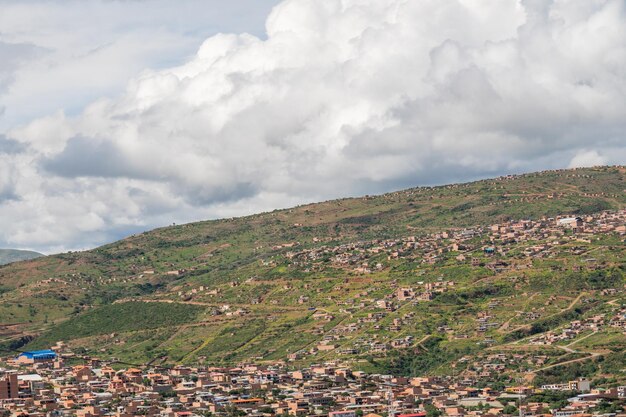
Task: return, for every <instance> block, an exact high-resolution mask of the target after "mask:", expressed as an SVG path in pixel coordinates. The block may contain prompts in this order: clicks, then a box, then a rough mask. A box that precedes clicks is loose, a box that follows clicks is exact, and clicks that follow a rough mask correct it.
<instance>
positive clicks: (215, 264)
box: [0, 167, 626, 379]
mask: <svg viewBox="0 0 626 417" xmlns="http://www.w3.org/2000/svg"><path fill="white" fill-rule="evenodd" d="M625 188H626V169H625V168H624V167H600V168H590V169H577V170H561V171H549V172H541V173H535V174H527V175H520V176H509V177H503V178H498V179H493V180H484V181H477V182H473V183H468V184H459V185H450V186H442V187H425V188H414V189H409V190H405V191H400V192H394V193H389V194H385V195H381V196H367V197H363V198H352V199H342V200H336V201H328V202H323V203H318V204H311V205H306V206H300V207H296V208H293V209H287V210H276V211H274V212H271V213H264V214H258V215H253V216H247V217H243V218H237V219H224V220H216V221H208V222H199V223H193V224H187V225H181V226H174V227H167V228H162V229H157V230H154V231H151V232H147V233H143V234H140V235H135V236H131V237H129V238H127V239H124V240H122V241H119V242H115V243H112V244H110V245H106V246H103V247H100V248H97V249H94V250H91V251H87V252H80V253H67V254H59V255H54V256H48V257H45V258H40V259H36V260H33V261H30V262H22V263H18V264H11V265H8V266H5V267H3V268H0V287H2V288H3V294H2V295H1V299H0V301H1V302H0V317H3V321H4V323H5V324H11V326H5V327H4V330H3V328H2V327H0V343H2V341H4V343H5V345H8V344H12V345H13V346H17V345H20V344H22V343H24V342H26V341H28V340H30V339H31V337H35V336H36V337H35V338H34V340H33V341H32V342H30V343H29V344H28V345H27V347H29V348H30V347H33V348H34V347H43V346H49V345H50V344H51V343H53V342H55V341H57V340H65V341H66V342H69V344H70V346H71V347H72V348H73V349H74V350H76V351H85V352H88V353H90V354H95V355H100V356H105V357H113V356H115V357H118V358H122V359H126V360H132V361H137V362H147V361H150V360H154V359H155V358H162V360H163V361H166V362H170V363H179V362H182V363H192V362H198V361H206V362H210V363H233V362H236V361H240V360H256V361H277V360H286V359H289V360H292V361H294V363H296V364H297V363H300V362H315V361H323V360H328V359H335V358H340V359H342V360H345V361H348V362H352V363H355V364H358V366H359V367H362V368H363V369H370V370H374V369H376V370H388V371H393V372H399V373H414V374H415V373H441V372H448V371H449V370H450V366H451V365H452V364H455V366H458V368H457V369H460V370H463V372H468V373H471V372H475V371H474V370H473V369H474V368H475V367H476V366H478V365H476V364H480V363H481V362H480V361H482V360H485V361H489V360H491V361H493V358H490V355H503V356H501V357H502V358H505V357H508V356H507V355H510V356H511V357H516V358H517V359H516V360H514V361H512V362H511V363H510V364H509V365H510V366H509V365H507V366H509V367H510V368H511V372H521V373H525V372H529V371H531V370H535V371H538V372H540V373H541V375H540V377H542V378H546V379H549V377H550V375H549V372H550V369H552V368H546V369H545V370H543V369H542V368H545V367H547V366H551V365H553V364H558V363H566V362H567V363H569V362H568V361H569V360H571V359H572V358H574V359H575V360H579V359H580V360H586V358H589V360H590V361H591V360H593V359H594V358H597V357H602V358H604V359H605V360H604V361H603V362H602V365H598V366H597V369H596V370H595V371H594V372H598V373H599V372H603V371H607V369H604V368H602V367H603V366H607V365H606V364H607V363H608V364H610V363H613V362H611V361H614V362H615V363H619V360H620V357H619V355H620V354H622V355H623V353H620V352H623V350H624V347H626V339H625V337H624V335H623V331H621V330H620V328H618V327H614V326H612V324H611V323H612V322H611V319H612V318H613V317H614V316H616V315H619V314H620V312H619V311H620V308H621V307H620V306H621V303H623V302H624V292H623V290H624V283H625V281H624V269H625V265H624V259H626V256H625V255H626V252H625V251H624V238H623V235H622V236H620V234H619V232H618V230H617V229H616V227H617V228H619V225H620V222H621V221H622V220H621V218H622V216H623V215H624V213H623V212H622V211H620V210H623V209H624V207H626V193H625V192H624V190H625ZM565 215H568V216H575V215H578V216H582V217H583V218H584V223H585V226H584V227H581V228H579V229H580V230H577V231H573V230H572V229H571V228H570V227H569V226H563V225H559V224H558V221H557V220H555V219H552V218H551V217H554V216H565ZM527 219H531V220H532V221H531V222H519V220H527ZM494 224H499V227H497V228H491V226H492V225H494ZM607 225H608V226H607ZM611 227H612V228H611ZM598 315H600V316H602V315H603V316H602V317H603V320H604V322H603V323H604V324H602V326H601V328H600V327H598V328H595V329H594V328H592V327H589V326H587V325H586V324H585V325H584V326H587V327H582V328H581V329H574V330H571V329H570V328H571V326H572V324H571V323H572V322H574V321H578V322H582V323H587V321H588V320H590V318H591V317H595V316H598ZM112 318H114V319H115V320H114V321H113V322H116V323H126V324H128V325H121V324H120V325H119V326H118V327H116V329H117V330H116V331H115V334H114V335H112V334H111V333H112V328H111V327H110V326H108V325H105V323H111V320H112ZM598 320H600V319H598ZM130 324H132V325H130ZM566 329H570V330H567V331H566ZM3 331H4V333H3ZM561 332H565V333H566V334H568V335H575V337H574V338H568V339H564V340H561V339H558V337H556V336H554V334H561ZM553 333H554V334H553ZM25 336H26V337H25ZM579 336H580V338H581V340H580V341H577V339H576V337H579ZM568 337H569V336H568ZM583 337H584V339H582V338H583ZM537 338H539V339H537ZM541 338H543V339H541ZM20 340H21V342H20ZM545 341H549V344H545V343H544V344H541V343H542V342H545ZM574 342H576V344H575V345H572V347H568V345H569V344H570V343H574ZM546 343H547V342H546ZM515 355H516V356H515ZM520 355H521V356H520ZM615 355H618V357H616V356H615ZM520 357H521V358H523V360H522V359H520ZM483 358H484V359H483ZM542 358H543V359H542ZM503 360H504V359H503ZM524 361H526V362H524ZM551 361H553V362H554V363H551ZM567 363H566V364H565V365H567ZM575 365H578V363H575ZM611 372H612V371H611ZM544 374H545V375H544Z"/></svg>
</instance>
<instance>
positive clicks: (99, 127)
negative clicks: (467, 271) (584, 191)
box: [0, 0, 626, 247]
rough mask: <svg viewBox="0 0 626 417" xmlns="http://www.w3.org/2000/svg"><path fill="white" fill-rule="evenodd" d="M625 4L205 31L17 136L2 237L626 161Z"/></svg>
mask: <svg viewBox="0 0 626 417" xmlns="http://www.w3.org/2000/svg"><path fill="white" fill-rule="evenodd" d="M625 17H626V16H625V10H624V5H623V2H622V1H620V0H598V1H594V2H589V1H588V0H572V1H558V0H555V1H538V0H533V1H530V0H526V1H522V2H518V1H515V0H456V1H453V0H450V1H441V0H425V1H419V2H418V1H404V0H376V1H372V0H369V1H366V0H286V1H284V2H283V3H281V4H280V5H279V6H278V7H276V8H275V9H274V11H273V12H272V14H271V15H270V16H269V18H268V19H267V23H266V25H267V34H268V37H267V39H264V40H262V39H259V38H257V37H255V36H252V35H227V34H221V35H216V36H213V37H210V38H208V39H207V40H206V41H205V42H204V43H203V44H202V46H201V47H200V48H199V50H198V52H197V54H196V55H195V56H194V57H192V58H190V59H189V60H188V62H186V63H185V64H184V65H181V66H177V67H172V68H166V69H157V70H151V71H144V72H142V73H141V74H140V75H138V76H136V77H134V79H133V80H131V81H130V82H129V84H128V88H127V89H126V91H125V93H124V94H122V95H120V96H119V97H116V98H102V99H99V100H96V101H94V102H93V103H92V104H91V105H90V106H88V107H87V108H86V109H85V110H84V111H83V112H82V113H81V114H80V115H78V116H68V115H67V114H64V113H57V114H53V115H51V116H48V117H46V118H42V119H39V120H35V121H33V122H31V123H28V124H26V125H25V126H22V127H19V128H14V129H11V130H10V131H9V132H8V137H10V138H11V139H13V140H16V141H19V142H20V143H22V144H24V145H28V146H30V147H29V149H28V151H24V156H23V158H24V159H28V161H29V162H28V163H26V162H25V163H23V165H21V166H18V167H16V169H18V170H19V172H23V174H22V175H20V176H19V177H20V178H19V179H17V180H16V182H15V184H14V185H12V189H14V190H15V192H16V193H17V195H19V196H20V197H21V200H10V201H9V202H7V203H4V204H2V203H0V218H2V219H9V218H10V219H11V221H6V222H5V221H4V220H0V222H2V223H4V224H2V227H3V230H5V231H6V232H5V233H6V234H5V237H4V239H5V241H7V242H9V243H16V244H20V245H27V244H28V242H32V241H33V239H37V243H36V244H37V245H40V246H42V247H45V246H46V245H47V246H49V247H61V246H87V245H91V244H96V243H98V242H102V241H104V240H106V239H109V238H111V237H115V236H116V234H117V233H123V231H127V230H130V229H133V230H134V229H136V228H141V227H148V226H152V225H157V224H167V223H171V222H173V221H176V222H182V221H189V220H192V219H200V218H205V217H214V216H224V215H235V214H243V213H249V212H254V211H258V210H262V209H269V208H274V207H280V206H286V205H291V204H295V203H298V202H303V201H315V200H319V199H326V198H331V197H337V196H344V195H355V194H361V193H363V194H364V193H372V192H377V191H382V190H388V189H393V188H398V187H404V186H408V185H411V184H420V183H441V182H446V181H453V180H460V179H469V178H476V177H481V176H486V175H493V174H499V173H503V172H510V171H522V170H534V169H544V168H553V167H564V166H567V165H568V164H570V162H571V164H572V165H577V164H581V163H582V164H587V163H593V164H595V163H597V162H598V161H601V162H602V163H621V162H623V159H621V158H623V157H624V155H625V153H626V143H625V138H624V133H623V132H624V131H626V129H625V128H626V126H625V125H626V99H625V98H626V71H625V70H626V24H625V23H626V19H625ZM589 149H594V150H593V151H589ZM609 150H610V151H609ZM11 210H14V211H11ZM33 219H34V220H33ZM27 222H28V226H25V224H26V223H27ZM111 231H113V232H111ZM68 242H69V243H68Z"/></svg>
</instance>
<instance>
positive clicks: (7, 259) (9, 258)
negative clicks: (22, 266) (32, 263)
mask: <svg viewBox="0 0 626 417" xmlns="http://www.w3.org/2000/svg"><path fill="white" fill-rule="evenodd" d="M41 256H44V255H42V254H41V253H38V252H33V251H28V250H17V249H0V265H6V264H9V263H11V262H18V261H28V260H30V259H35V258H39V257H41Z"/></svg>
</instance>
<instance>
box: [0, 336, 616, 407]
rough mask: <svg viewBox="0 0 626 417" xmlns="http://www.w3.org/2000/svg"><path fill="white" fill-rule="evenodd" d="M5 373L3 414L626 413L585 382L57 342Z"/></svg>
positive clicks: (609, 391) (612, 391)
mask: <svg viewBox="0 0 626 417" xmlns="http://www.w3.org/2000/svg"><path fill="white" fill-rule="evenodd" d="M72 364H73V365H72ZM7 366H9V367H10V369H1V370H0V415H3V416H4V415H6V416H41V417H43V416H46V417H48V416H50V417H61V416H68V417H69V416H78V417H105V416H111V417H130V416H159V417H194V416H199V417H201V416H216V417H217V416H224V417H234V416H241V417H243V416H254V417H272V416H285V417H288V416H294V417H297V416H311V417H363V416H365V417H436V416H450V417H462V416H501V415H511V416H526V417H528V416H551V417H575V416H576V417H578V416H580V417H585V416H592V415H599V416H620V415H621V416H624V415H626V414H623V413H624V409H623V406H624V404H625V403H626V386H616V387H612V388H606V389H596V388H594V387H593V386H592V384H591V382H590V380H588V379H585V378H578V379H575V380H571V381H567V380H564V381H562V382H561V383H558V384H549V385H544V386H532V385H529V384H527V383H524V381H520V383H519V384H511V385H499V386H495V385H492V384H485V381H486V380H485V379H481V378H466V377H454V376H448V377H413V378H408V377H397V376H393V375H383V374H367V373H365V372H360V371H353V370H351V369H350V368H349V367H346V366H343V365H342V364H341V363H338V362H331V363H323V364H315V365H311V366H309V367H306V368H303V369H296V370H294V369H288V368H286V367H285V366H280V365H276V366H270V365H254V364H251V363H243V364H240V365H239V366H236V367H187V366H174V367H160V366H143V367H141V368H138V367H134V366H123V365H122V364H120V363H115V364H113V363H107V362H105V361H100V360H98V359H95V358H85V357H83V358H79V357H77V356H76V355H74V354H73V353H72V352H71V351H70V350H69V349H68V348H67V347H66V346H65V345H64V344H63V343H58V344H57V345H56V346H54V347H53V348H52V349H47V350H40V351H30V352H23V353H20V354H19V355H18V356H16V357H15V356H13V357H10V358H7ZM121 366H123V367H121Z"/></svg>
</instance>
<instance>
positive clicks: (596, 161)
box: [569, 150, 607, 168]
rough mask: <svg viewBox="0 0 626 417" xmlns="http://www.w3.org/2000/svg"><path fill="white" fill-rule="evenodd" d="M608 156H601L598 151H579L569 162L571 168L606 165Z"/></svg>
mask: <svg viewBox="0 0 626 417" xmlns="http://www.w3.org/2000/svg"><path fill="white" fill-rule="evenodd" d="M606 163H607V158H605V157H603V156H601V155H600V154H599V153H598V152H597V151H593V150H591V151H585V150H581V151H579V152H578V153H577V154H576V156H574V157H573V158H572V160H571V161H570V163H569V168H581V167H593V166H599V165H605V164H606Z"/></svg>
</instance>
